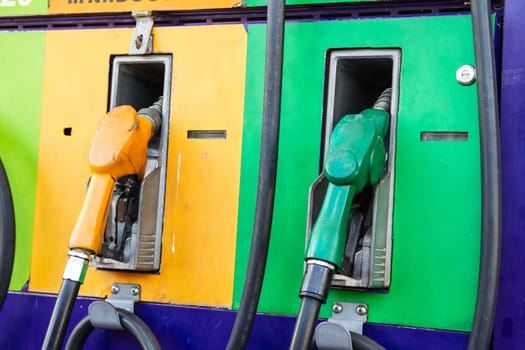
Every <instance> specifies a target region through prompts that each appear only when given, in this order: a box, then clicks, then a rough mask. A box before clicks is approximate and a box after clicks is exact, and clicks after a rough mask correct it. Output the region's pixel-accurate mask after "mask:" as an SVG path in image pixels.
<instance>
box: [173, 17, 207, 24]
mask: <svg viewBox="0 0 525 350" xmlns="http://www.w3.org/2000/svg"><path fill="white" fill-rule="evenodd" d="M179 23H180V24H202V23H206V18H186V19H181V20H180V22H179Z"/></svg>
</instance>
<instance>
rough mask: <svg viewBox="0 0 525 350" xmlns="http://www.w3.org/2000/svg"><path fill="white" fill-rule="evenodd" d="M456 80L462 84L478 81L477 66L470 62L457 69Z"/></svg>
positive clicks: (466, 84)
mask: <svg viewBox="0 0 525 350" xmlns="http://www.w3.org/2000/svg"><path fill="white" fill-rule="evenodd" d="M456 80H457V81H458V83H460V84H461V85H465V86H468V85H472V84H474V82H475V81H476V68H474V67H473V66H471V65H470V64H464V65H462V66H461V67H459V68H458V70H457V71H456Z"/></svg>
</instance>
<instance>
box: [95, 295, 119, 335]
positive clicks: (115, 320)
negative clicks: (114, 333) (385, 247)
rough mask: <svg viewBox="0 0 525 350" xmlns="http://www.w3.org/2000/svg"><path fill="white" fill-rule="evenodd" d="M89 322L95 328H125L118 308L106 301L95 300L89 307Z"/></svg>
mask: <svg viewBox="0 0 525 350" xmlns="http://www.w3.org/2000/svg"><path fill="white" fill-rule="evenodd" d="M88 314H89V322H91V324H92V325H93V327H95V328H102V329H115V330H120V331H122V330H124V327H123V326H122V323H121V322H120V317H119V315H118V312H117V309H115V307H114V306H113V305H111V304H110V303H108V302H106V301H94V302H92V303H91V304H89V308H88Z"/></svg>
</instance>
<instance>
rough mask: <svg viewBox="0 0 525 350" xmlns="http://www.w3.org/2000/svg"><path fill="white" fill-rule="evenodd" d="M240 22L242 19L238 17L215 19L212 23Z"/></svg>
mask: <svg viewBox="0 0 525 350" xmlns="http://www.w3.org/2000/svg"><path fill="white" fill-rule="evenodd" d="M240 20H241V19H240V18H238V17H233V18H213V19H212V22H213V23H239V22H240Z"/></svg>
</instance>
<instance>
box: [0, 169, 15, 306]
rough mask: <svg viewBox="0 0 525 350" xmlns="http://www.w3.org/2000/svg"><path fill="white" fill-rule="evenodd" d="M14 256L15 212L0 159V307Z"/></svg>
mask: <svg viewBox="0 0 525 350" xmlns="http://www.w3.org/2000/svg"><path fill="white" fill-rule="evenodd" d="M14 256H15V214H14V209H13V197H12V195H11V188H10V187H9V181H8V179H7V174H6V172H5V168H4V164H3V163H2V160H1V159H0V309H1V308H2V305H4V300H5V297H6V295H7V290H8V288H9V282H10V281H11V272H12V271H13V260H14Z"/></svg>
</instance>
